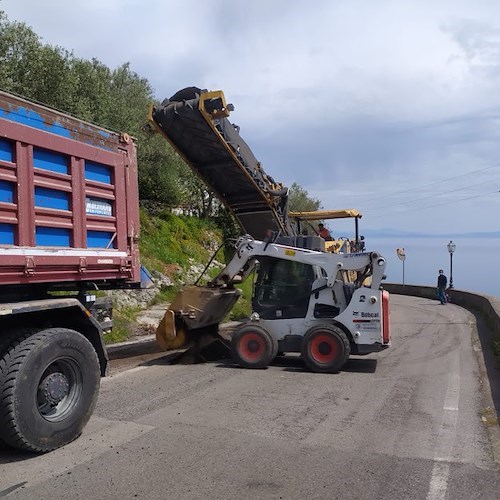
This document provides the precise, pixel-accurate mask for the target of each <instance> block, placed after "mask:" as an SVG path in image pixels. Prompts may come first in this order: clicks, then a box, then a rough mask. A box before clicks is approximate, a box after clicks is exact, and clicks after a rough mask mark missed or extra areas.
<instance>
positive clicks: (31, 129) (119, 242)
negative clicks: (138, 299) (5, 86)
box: [0, 91, 141, 287]
mask: <svg viewBox="0 0 500 500" xmlns="http://www.w3.org/2000/svg"><path fill="white" fill-rule="evenodd" d="M138 237H139V194H138V184H137V160H136V147H135V143H134V140H133V139H131V138H130V137H129V136H128V135H127V134H117V133H115V132H111V131H109V130H106V129H103V128H100V127H97V126H95V125H92V124H89V123H86V122H82V121H80V120H78V119H76V118H73V117H71V116H68V115H65V114H63V113H60V112H58V111H55V110H52V109H49V108H46V107H43V106H40V105H38V104H34V103H31V102H29V101H26V100H24V99H20V98H18V97H15V96H13V95H10V94H7V93H5V92H1V91H0V286H1V285H12V284H18V285H19V284H31V283H61V282H96V283H106V284H107V286H108V287H111V285H112V284H113V283H115V284H117V285H120V286H121V285H123V284H129V285H130V284H135V283H139V282H140V274H141V272H140V262H139V249H138Z"/></svg>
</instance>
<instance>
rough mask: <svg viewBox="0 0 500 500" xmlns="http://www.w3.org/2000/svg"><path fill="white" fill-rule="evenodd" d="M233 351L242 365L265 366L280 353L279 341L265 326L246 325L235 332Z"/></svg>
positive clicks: (246, 366)
mask: <svg viewBox="0 0 500 500" xmlns="http://www.w3.org/2000/svg"><path fill="white" fill-rule="evenodd" d="M231 351H232V353H233V358H234V359H235V360H236V361H237V362H238V364H239V365H240V366H243V367H245V368H265V367H266V366H269V363H271V361H272V360H273V359H274V357H275V356H276V354H277V353H278V343H277V342H276V341H275V340H274V339H273V337H272V336H271V334H270V333H269V332H268V331H267V330H265V329H264V328H262V327H260V326H257V325H255V326H254V325H245V326H242V327H240V328H238V329H237V330H236V331H235V332H234V334H233V338H232V341H231Z"/></svg>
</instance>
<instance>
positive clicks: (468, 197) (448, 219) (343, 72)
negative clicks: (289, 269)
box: [0, 0, 500, 234]
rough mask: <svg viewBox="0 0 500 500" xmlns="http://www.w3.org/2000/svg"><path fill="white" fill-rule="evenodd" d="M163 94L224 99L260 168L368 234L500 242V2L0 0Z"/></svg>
mask: <svg viewBox="0 0 500 500" xmlns="http://www.w3.org/2000/svg"><path fill="white" fill-rule="evenodd" d="M0 9H3V10H4V11H5V12H6V13H7V15H8V17H9V18H10V19H11V20H17V21H23V22H26V23H27V24H28V25H30V26H31V27H32V28H33V29H34V30H35V32H36V33H38V34H39V35H40V36H41V37H42V38H43V40H44V41H45V42H47V43H50V44H53V45H60V46H63V47H64V48H66V49H69V50H73V51H74V53H75V54H76V55H78V56H81V57H85V58H91V57H96V58H97V59H99V60H101V61H102V62H104V63H105V64H107V65H108V66H111V67H115V66H117V65H119V64H122V63H124V62H127V61H129V62H130V63H131V65H132V69H133V70H134V71H136V72H137V73H139V74H140V75H141V76H143V77H145V78H147V79H148V80H149V81H150V82H151V84H152V86H153V87H154V89H155V93H156V95H157V97H158V98H163V97H169V96H171V95H172V94H173V93H175V92H176V91H177V90H179V89H181V88H183V87H186V86H191V85H195V86H198V87H201V88H207V89H211V90H217V89H221V90H223V91H224V93H225V95H226V98H227V100H228V101H229V102H232V103H233V104H234V106H235V111H234V112H233V113H232V115H231V121H233V122H234V123H237V124H238V125H240V127H241V135H242V137H243V138H244V139H245V140H246V141H247V143H248V144H249V145H250V147H251V148H252V149H253V151H254V153H255V155H256V157H257V158H258V159H259V160H260V161H261V162H262V163H263V165H264V168H265V170H266V171H267V172H268V173H269V174H271V175H272V176H273V177H274V178H275V179H276V180H280V181H282V182H284V183H285V184H287V185H291V184H292V183H293V182H297V183H299V184H300V185H301V186H302V187H303V188H305V189H306V190H307V191H308V192H309V194H310V195H311V196H314V197H317V198H319V199H320V200H321V202H322V205H323V207H324V208H328V209H333V208H351V207H352V208H358V209H359V210H361V211H362V212H363V214H364V218H363V227H364V228H368V229H380V228H393V229H399V230H408V231H425V232H429V233H435V234H440V233H442V232H462V231H475V230H480V231H498V230H500V217H499V216H498V215H499V214H500V192H499V190H500V127H499V126H500V92H499V91H498V89H499V84H500V2H498V0H491V1H489V0H475V1H474V2H472V1H462V0H434V1H431V0H408V1H406V0H378V1H374V0H315V1H308V2H305V1H299V0H296V1H293V0H245V1H238V0H211V1H203V0H182V1H180V0H179V1H175V0H149V1H145V0H71V1H68V0H46V1H44V2H41V1H40V0H1V1H0Z"/></svg>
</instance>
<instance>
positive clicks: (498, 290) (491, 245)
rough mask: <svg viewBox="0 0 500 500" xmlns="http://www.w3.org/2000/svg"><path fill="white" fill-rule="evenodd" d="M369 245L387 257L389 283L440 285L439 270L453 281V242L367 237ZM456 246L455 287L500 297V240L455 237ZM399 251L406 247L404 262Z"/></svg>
mask: <svg viewBox="0 0 500 500" xmlns="http://www.w3.org/2000/svg"><path fill="white" fill-rule="evenodd" d="M365 242H366V250H369V251H378V252H380V253H381V254H382V255H383V256H384V257H385V259H386V261H387V268H386V275H387V280H386V281H387V283H405V284H407V285H427V286H436V283H437V277H438V271H439V269H443V270H444V273H445V275H446V276H447V278H448V282H449V280H450V254H449V252H448V248H447V246H446V245H447V244H448V242H449V239H446V238H434V237H422V238H413V237H412V238H381V237H376V238H373V237H367V238H366V240H365ZM453 243H455V244H456V249H455V252H454V254H453V287H454V288H456V289H457V290H467V291H469V292H476V293H480V294H484V295H491V296H493V297H497V298H500V238H463V239H460V238H456V239H455V238H453ZM397 248H404V251H405V255H406V259H405V261H404V263H403V262H402V261H401V260H399V258H398V256H397V253H396V249H397Z"/></svg>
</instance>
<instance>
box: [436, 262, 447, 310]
mask: <svg viewBox="0 0 500 500" xmlns="http://www.w3.org/2000/svg"><path fill="white" fill-rule="evenodd" d="M447 284H448V279H447V278H446V276H445V275H444V271H443V270H442V269H440V270H439V276H438V283H437V292H438V298H439V300H440V301H441V304H443V305H444V304H446V285H447Z"/></svg>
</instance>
